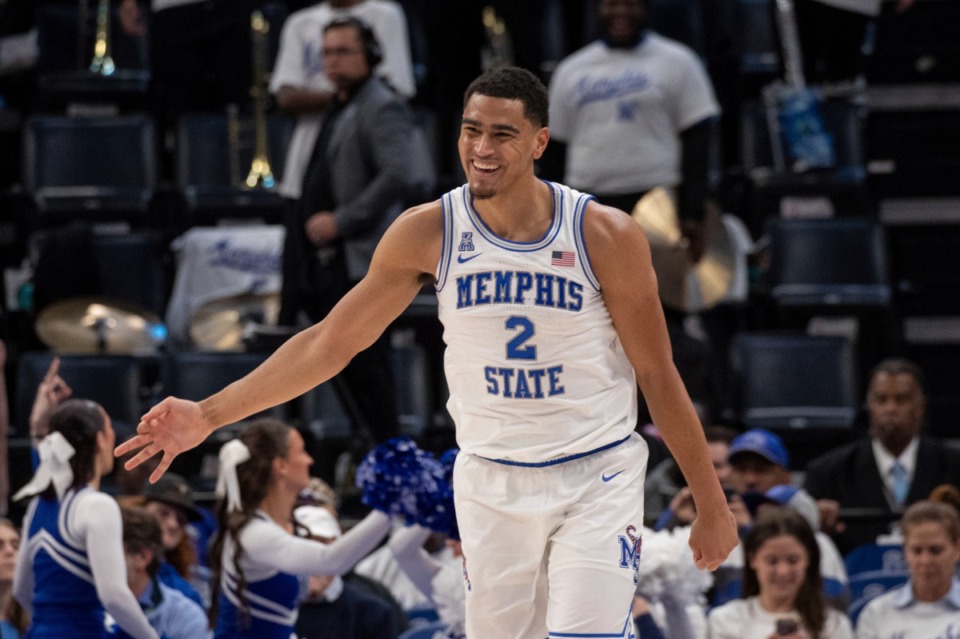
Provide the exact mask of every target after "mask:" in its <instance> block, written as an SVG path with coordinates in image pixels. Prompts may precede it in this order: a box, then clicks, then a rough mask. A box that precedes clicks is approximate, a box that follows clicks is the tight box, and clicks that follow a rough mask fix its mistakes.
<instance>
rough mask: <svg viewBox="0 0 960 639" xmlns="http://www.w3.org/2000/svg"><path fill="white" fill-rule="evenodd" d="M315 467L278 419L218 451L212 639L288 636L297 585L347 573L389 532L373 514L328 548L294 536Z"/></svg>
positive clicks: (256, 424) (257, 423)
mask: <svg viewBox="0 0 960 639" xmlns="http://www.w3.org/2000/svg"><path fill="white" fill-rule="evenodd" d="M312 463H313V459H312V458H311V457H310V455H309V454H307V451H306V450H305V448H304V443H303V437H301V436H300V433H298V432H297V431H296V430H295V429H293V428H291V427H289V426H287V425H286V424H284V423H283V422H280V421H278V420H275V419H258V420H254V421H252V422H250V424H249V425H248V426H247V427H246V428H245V429H244V430H243V432H242V433H241V434H240V436H239V437H238V438H237V439H234V440H232V441H229V442H227V443H226V444H224V445H223V447H222V448H221V450H220V478H219V480H218V492H220V493H221V494H222V495H223V498H222V499H221V500H220V501H219V503H218V504H217V520H218V522H219V524H220V525H219V528H218V530H217V532H216V534H215V535H214V537H213V543H212V544H211V553H210V554H211V561H212V563H213V568H214V580H213V584H214V586H213V587H214V590H213V597H212V601H213V606H212V608H211V610H210V620H211V622H212V623H213V624H214V626H215V631H216V632H215V634H216V636H218V637H231V638H232V639H254V638H259V637H280V636H283V637H288V636H290V635H291V634H292V633H293V629H294V625H295V624H296V621H297V609H298V607H299V604H300V599H301V592H300V578H301V577H306V576H307V575H318V574H319V575H323V574H328V575H341V574H343V573H345V572H347V571H348V570H349V569H350V568H351V567H352V566H353V565H354V564H355V563H356V562H357V560H359V559H360V558H361V557H363V556H364V555H366V554H367V553H368V552H370V550H371V549H372V548H373V547H374V546H375V545H376V544H377V542H379V541H380V540H381V539H382V538H383V537H384V536H385V535H386V534H387V531H389V529H390V517H389V516H388V515H387V514H385V513H383V512H380V511H377V510H374V511H373V512H371V513H370V514H369V515H367V517H366V518H364V519H363V521H361V522H360V523H358V524H357V525H356V526H354V527H353V528H352V529H351V530H350V531H349V532H348V533H346V534H345V535H344V536H343V537H341V538H339V539H337V540H336V541H335V542H333V543H332V544H330V545H329V546H328V545H324V544H319V543H317V542H315V541H311V540H309V539H303V538H301V537H299V536H297V535H295V534H294V531H295V526H294V522H293V510H294V505H295V503H296V500H297V495H298V494H299V493H300V491H302V490H303V489H304V488H306V487H307V486H308V484H309V483H310V475H309V472H310V465H311V464H312Z"/></svg>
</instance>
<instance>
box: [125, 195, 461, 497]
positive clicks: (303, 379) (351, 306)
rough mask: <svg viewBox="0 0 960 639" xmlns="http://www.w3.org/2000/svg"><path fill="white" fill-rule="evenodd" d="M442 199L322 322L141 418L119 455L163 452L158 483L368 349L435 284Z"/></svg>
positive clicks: (404, 228)
mask: <svg viewBox="0 0 960 639" xmlns="http://www.w3.org/2000/svg"><path fill="white" fill-rule="evenodd" d="M441 218H442V214H441V210H440V204H439V202H434V203H431V204H425V205H422V206H419V207H415V208H413V209H410V210H409V211H407V212H406V213H404V214H403V215H402V216H401V217H400V218H399V219H398V220H397V221H396V222H394V224H393V225H392V226H391V227H390V228H389V229H388V230H387V233H386V234H385V235H384V237H383V239H382V240H381V242H380V244H379V246H378V247H377V250H376V252H375V253H374V256H373V262H372V263H371V266H370V270H369V272H368V273H367V275H366V277H364V278H363V280H362V281H361V282H360V283H359V284H357V285H356V286H355V287H354V288H353V289H352V290H351V291H350V292H349V293H347V295H345V296H344V298H343V299H342V300H340V302H339V303H338V304H337V305H336V307H334V309H333V310H332V311H330V313H329V315H327V317H326V318H324V319H323V320H322V321H321V322H319V323H317V324H315V325H314V326H311V327H310V328H308V329H306V330H304V331H302V332H300V333H298V334H297V335H294V336H293V337H292V338H290V339H289V340H288V341H287V342H286V343H285V344H283V345H282V346H281V347H280V348H279V349H277V351H276V352H275V353H273V355H271V356H270V357H269V358H268V359H267V360H266V361H265V362H263V364H261V365H260V366H259V367H257V368H256V369H255V370H253V371H252V372H251V373H249V374H248V375H246V376H245V377H243V378H241V379H239V380H237V381H236V382H234V383H232V384H230V385H229V386H227V387H226V388H224V389H223V390H221V391H220V392H218V393H216V394H214V395H211V396H210V397H208V398H206V399H204V400H202V401H200V402H190V401H186V400H183V399H177V398H167V399H165V400H163V401H162V402H160V403H159V404H157V405H156V406H154V407H153V408H151V409H150V410H149V411H148V412H147V413H146V414H145V415H144V416H143V417H142V418H141V420H140V423H139V425H138V426H137V434H136V436H134V437H133V438H132V439H130V440H128V441H126V442H124V443H123V444H121V445H120V446H118V447H117V448H116V450H115V451H114V454H116V455H117V456H120V455H124V454H126V453H128V452H130V451H138V452H137V454H136V455H134V456H133V457H132V458H131V459H130V460H129V461H128V462H127V463H126V464H125V467H126V468H127V469H131V468H134V467H136V466H138V465H140V464H141V463H143V462H144V461H146V460H147V459H150V458H151V457H153V456H154V455H157V454H161V453H162V458H161V461H160V465H159V466H158V467H157V469H156V470H155V471H154V472H153V474H152V475H151V476H150V481H156V480H157V479H159V478H160V477H161V476H162V475H163V473H164V472H166V470H167V469H168V468H169V467H170V464H171V463H172V462H173V460H174V458H175V457H176V456H177V455H179V454H180V453H182V452H183V451H185V450H189V449H190V448H193V447H195V446H197V445H198V444H199V443H200V442H202V441H203V440H204V439H205V438H206V437H207V436H208V435H209V434H210V433H211V432H213V431H214V430H216V429H217V428H220V427H221V426H224V425H227V424H233V423H236V422H238V421H240V420H242V419H244V418H246V417H248V416H250V415H253V414H255V413H258V412H260V411H263V410H266V409H268V408H270V407H272V406H276V405H278V404H281V403H283V402H286V401H289V400H291V399H293V398H294V397H297V396H299V395H302V394H303V393H304V392H306V391H308V390H310V389H311V388H313V387H314V386H316V385H317V384H320V383H321V382H324V381H326V380H328V379H330V378H331V377H333V376H334V375H336V374H337V373H339V372H340V371H341V370H342V369H343V367H344V366H346V365H347V363H348V362H349V361H350V360H351V359H352V358H353V357H354V355H356V354H357V353H358V352H360V351H361V350H363V349H365V348H367V347H368V346H370V345H371V344H373V342H375V341H376V340H377V338H378V337H379V336H380V335H381V334H382V333H383V331H384V330H386V328H387V326H389V325H390V323H391V322H392V321H393V320H394V319H396V318H397V316H398V315H400V313H401V312H403V310H404V309H405V308H406V307H407V306H408V305H409V304H410V302H411V301H412V300H413V298H414V296H416V294H417V292H418V291H419V290H420V289H421V287H422V286H423V285H424V284H425V283H428V282H429V281H430V280H431V279H432V277H433V273H434V271H435V270H436V266H437V263H438V262H439V260H440V246H441V239H442V222H441Z"/></svg>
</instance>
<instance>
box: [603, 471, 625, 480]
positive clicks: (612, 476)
mask: <svg viewBox="0 0 960 639" xmlns="http://www.w3.org/2000/svg"><path fill="white" fill-rule="evenodd" d="M622 472H623V471H622V470H618V471H617V472H615V473H614V474H612V475H600V479H602V480H603V481H604V482H608V481H610V480H611V479H613V478H614V477H616V476H617V475H619V474H620V473H622Z"/></svg>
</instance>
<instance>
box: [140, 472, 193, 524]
mask: <svg viewBox="0 0 960 639" xmlns="http://www.w3.org/2000/svg"><path fill="white" fill-rule="evenodd" d="M142 494H143V496H144V498H145V499H146V500H147V501H159V502H162V503H164V504H167V505H170V506H173V507H174V508H180V509H181V510H183V511H184V512H185V513H187V519H189V520H190V521H199V520H200V519H203V513H201V512H200V509H199V508H197V505H196V504H195V503H194V502H193V489H192V488H190V484H189V483H187V480H186V479H184V478H183V477H182V476H180V475H177V474H176V473H166V474H164V475H163V477H161V478H160V479H158V480H157V483H155V484H150V483H148V484H147V485H146V486H145V487H144V489H143V493H142Z"/></svg>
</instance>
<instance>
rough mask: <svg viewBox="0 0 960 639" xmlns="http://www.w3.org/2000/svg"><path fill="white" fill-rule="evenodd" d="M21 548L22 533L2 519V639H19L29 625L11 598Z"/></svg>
mask: <svg viewBox="0 0 960 639" xmlns="http://www.w3.org/2000/svg"><path fill="white" fill-rule="evenodd" d="M19 548H20V531H19V530H17V527H16V526H14V525H13V522H11V521H10V520H9V519H6V518H0V639H17V638H18V637H19V636H20V635H21V634H22V633H23V632H25V631H26V629H27V626H28V625H29V623H28V622H27V619H26V615H25V614H24V611H23V608H22V607H21V606H20V605H18V604H17V602H16V600H14V598H13V597H12V596H11V590H12V588H13V573H14V570H15V569H16V564H17V550H18V549H19Z"/></svg>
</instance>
